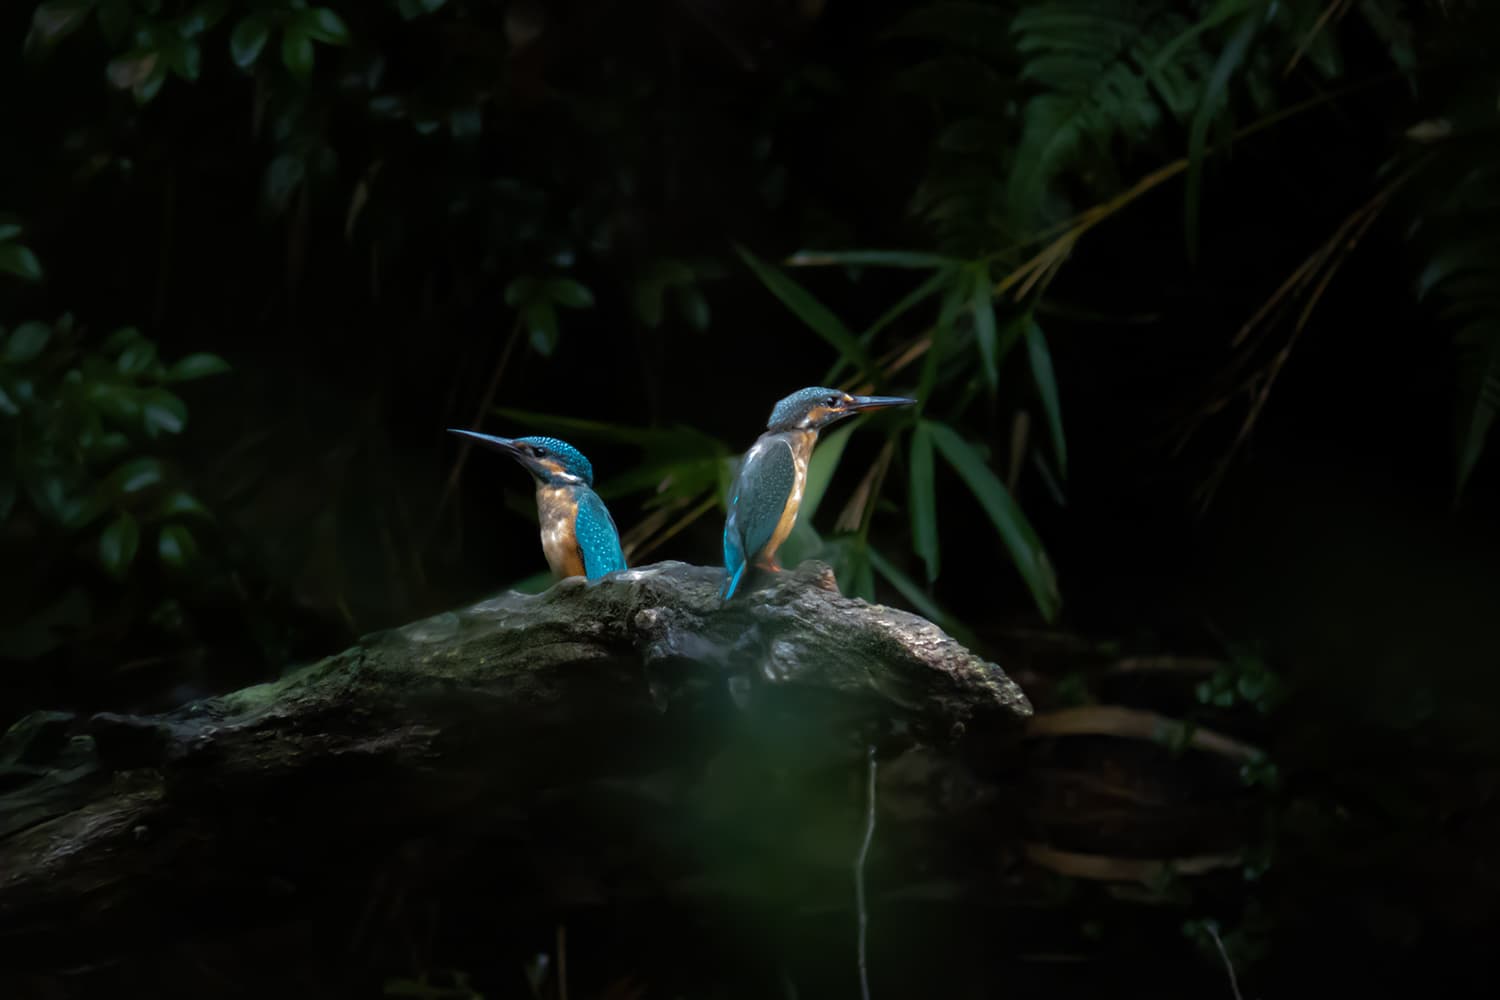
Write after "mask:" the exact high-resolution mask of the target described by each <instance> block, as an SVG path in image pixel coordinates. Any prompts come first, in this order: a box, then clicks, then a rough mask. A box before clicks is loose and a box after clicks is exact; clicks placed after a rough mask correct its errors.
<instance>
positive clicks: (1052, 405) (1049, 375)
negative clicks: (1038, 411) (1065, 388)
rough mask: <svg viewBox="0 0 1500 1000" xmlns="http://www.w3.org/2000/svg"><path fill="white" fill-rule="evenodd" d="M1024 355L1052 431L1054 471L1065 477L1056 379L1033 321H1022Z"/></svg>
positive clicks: (1065, 450)
mask: <svg viewBox="0 0 1500 1000" xmlns="http://www.w3.org/2000/svg"><path fill="white" fill-rule="evenodd" d="M1026 354H1027V356H1028V357H1029V358H1030V359H1031V377H1032V378H1033V379H1034V380H1035V381H1036V391H1037V394H1038V395H1039V396H1041V397H1042V409H1043V411H1045V412H1046V414H1047V427H1048V429H1049V430H1050V431H1051V432H1052V450H1053V452H1054V453H1055V454H1056V455H1057V471H1058V474H1059V475H1061V476H1062V477H1063V478H1064V479H1067V478H1068V443H1067V440H1066V439H1065V438H1064V437H1063V422H1062V404H1061V402H1060V400H1059V398H1058V394H1057V377H1056V376H1055V375H1054V374H1053V371H1052V354H1051V352H1050V351H1048V349H1047V338H1046V336H1045V335H1044V334H1043V333H1042V328H1041V327H1040V326H1038V325H1037V323H1036V320H1034V319H1030V318H1029V317H1028V319H1027V321H1026Z"/></svg>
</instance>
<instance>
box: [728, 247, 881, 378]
mask: <svg viewBox="0 0 1500 1000" xmlns="http://www.w3.org/2000/svg"><path fill="white" fill-rule="evenodd" d="M735 251H736V252H737V253H738V254H739V255H740V259H741V260H743V261H744V262H745V263H746V264H747V265H749V267H750V269H751V270H752V271H754V272H755V275H756V277H758V278H760V280H761V283H762V284H764V285H765V286H766V287H767V288H768V289H770V291H771V294H773V295H775V296H776V297H777V298H778V299H780V300H781V303H782V305H784V306H786V307H787V308H788V309H790V310H791V311H792V312H794V313H796V314H797V316H798V318H800V319H801V320H802V322H804V323H806V324H807V325H808V326H809V327H811V328H812V331H813V332H814V333H816V334H817V335H818V336H820V337H822V338H823V339H824V340H826V341H827V342H828V343H829V344H830V345H831V346H832V347H833V348H834V350H836V351H838V352H839V354H841V355H842V356H843V357H844V358H845V359H846V360H848V361H849V362H850V363H851V364H853V365H854V367H855V369H856V370H857V371H859V372H862V373H864V374H866V375H869V376H871V377H874V376H875V375H877V374H879V371H878V369H877V368H876V367H875V364H874V362H873V361H871V360H870V357H869V355H868V354H867V353H866V352H865V349H864V347H862V346H861V345H860V343H859V341H858V340H855V339H854V335H853V334H852V333H850V332H849V330H848V328H847V327H845V326H844V324H843V323H842V322H840V321H839V318H838V317H837V316H835V315H834V314H833V313H832V312H831V311H830V310H829V308H828V307H827V306H825V305H823V303H821V302H819V301H818V300H817V299H816V298H814V297H813V296H812V295H811V294H810V293H809V292H808V291H807V290H806V289H805V288H803V287H802V286H801V285H799V284H797V283H796V282H795V281H793V280H792V279H791V278H788V277H787V276H786V275H785V274H782V273H781V271H779V270H778V269H776V268H774V267H771V266H769V265H767V264H765V263H764V262H762V261H761V260H760V258H758V257H756V256H755V255H754V254H752V253H751V252H750V251H749V250H747V249H745V248H744V247H742V246H740V245H739V244H735Z"/></svg>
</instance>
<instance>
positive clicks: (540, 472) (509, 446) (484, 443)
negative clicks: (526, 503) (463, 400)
mask: <svg viewBox="0 0 1500 1000" xmlns="http://www.w3.org/2000/svg"><path fill="white" fill-rule="evenodd" d="M448 433H449V434H458V435H461V436H463V437H466V438H472V439H473V440H474V442H475V443H476V444H478V445H479V446H481V447H483V448H488V449H490V450H491V451H500V452H504V453H505V454H507V455H509V456H510V457H511V458H513V459H515V460H516V461H517V462H520V463H521V466H522V467H523V468H525V470H526V471H527V472H529V473H531V474H532V475H533V476H535V477H536V478H538V479H546V478H547V470H546V469H545V468H543V467H542V466H541V465H539V464H538V463H537V460H536V459H534V458H532V457H531V456H530V455H528V454H527V453H526V450H525V448H524V447H523V446H522V445H519V444H517V443H516V442H515V441H513V440H511V439H510V438H503V437H495V436H494V435H493V434H480V433H478V432H476V431H461V430H459V429H458V428H456V427H450V428H448Z"/></svg>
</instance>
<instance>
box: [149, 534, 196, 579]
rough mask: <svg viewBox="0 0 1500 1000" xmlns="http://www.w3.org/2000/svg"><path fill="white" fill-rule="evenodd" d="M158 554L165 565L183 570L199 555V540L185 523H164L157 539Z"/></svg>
mask: <svg viewBox="0 0 1500 1000" xmlns="http://www.w3.org/2000/svg"><path fill="white" fill-rule="evenodd" d="M156 554H157V555H158V556H159V557H160V558H161V562H162V565H163V566H166V567H168V568H170V569H175V570H183V569H186V568H187V567H188V566H189V565H191V564H192V562H193V560H194V559H195V558H196V557H197V555H198V542H197V541H196V540H195V539H194V538H193V533H192V532H191V531H190V530H188V528H187V527H186V526H185V525H181V524H167V525H163V526H162V529H161V534H160V535H159V536H157V539H156Z"/></svg>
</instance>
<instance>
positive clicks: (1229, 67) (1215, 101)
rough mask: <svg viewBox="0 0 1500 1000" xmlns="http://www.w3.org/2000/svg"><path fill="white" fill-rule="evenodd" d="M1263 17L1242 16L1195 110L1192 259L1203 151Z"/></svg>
mask: <svg viewBox="0 0 1500 1000" xmlns="http://www.w3.org/2000/svg"><path fill="white" fill-rule="evenodd" d="M1259 20H1260V12H1259V11H1251V12H1250V13H1248V14H1245V15H1244V16H1243V17H1242V18H1241V19H1240V23H1239V26H1238V27H1236V28H1235V29H1234V34H1233V35H1231V36H1230V37H1229V42H1228V44H1226V45H1225V46H1224V51H1223V53H1222V54H1221V55H1220V56H1219V60H1218V62H1216V63H1215V64H1214V71H1213V73H1211V74H1210V75H1209V78H1208V84H1207V85H1206V86H1205V87H1204V89H1203V97H1202V98H1201V99H1200V100H1199V101H1198V109H1197V110H1196V111H1195V112H1193V125H1192V130H1191V131H1190V132H1189V134H1188V174H1187V193H1186V199H1187V201H1186V209H1185V213H1186V214H1185V226H1186V229H1187V251H1188V257H1189V259H1194V258H1196V257H1197V255H1198V203H1199V195H1200V189H1201V188H1202V186H1203V154H1204V149H1205V146H1206V145H1207V142H1208V126H1209V125H1210V123H1212V121H1213V119H1214V115H1215V114H1216V113H1217V112H1218V110H1219V106H1220V105H1221V104H1222V103H1223V98H1224V93H1225V91H1226V90H1228V88H1229V79H1230V77H1232V76H1234V73H1235V71H1236V70H1237V69H1239V66H1240V63H1242V62H1243V61H1244V59H1245V53H1246V52H1248V51H1249V50H1250V42H1251V41H1252V40H1253V39H1254V38H1255V30H1256V24H1257V22H1258V21H1259Z"/></svg>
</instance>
